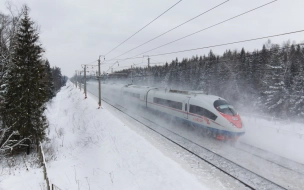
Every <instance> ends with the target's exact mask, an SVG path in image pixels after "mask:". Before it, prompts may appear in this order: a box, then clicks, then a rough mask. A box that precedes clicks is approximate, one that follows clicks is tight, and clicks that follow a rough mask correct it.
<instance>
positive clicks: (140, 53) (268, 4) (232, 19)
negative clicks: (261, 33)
mask: <svg viewBox="0 0 304 190" xmlns="http://www.w3.org/2000/svg"><path fill="white" fill-rule="evenodd" d="M276 1H278V0H274V1H271V2H268V3H266V4H263V5H261V6H259V7H256V8H254V9H251V10H249V11H246V12H244V13H241V14H239V15H236V16H234V17H231V18H229V19H226V20H224V21H221V22H219V23H217V24H214V25H211V26H209V27H207V28H204V29H202V30H199V31H196V32H194V33H192V34H189V35H187V36H184V37H181V38H179V39H177V40H174V41H171V42H169V43H166V44H163V45H161V46H158V47H156V48H153V49H150V50H148V51H145V52H143V53H140V54H138V55H135V56H134V57H136V56H139V55H143V54H146V53H148V52H151V51H153V50H156V49H159V48H161V47H164V46H167V45H169V44H172V43H174V42H177V41H180V40H182V39H185V38H188V37H190V36H193V35H195V34H197V33H200V32H202V31H205V30H208V29H210V28H213V27H215V26H218V25H220V24H223V23H225V22H228V21H230V20H233V19H235V18H238V17H240V16H243V15H245V14H248V13H250V12H253V11H255V10H257V9H260V8H262V7H265V6H267V5H269V4H271V3H274V2H276Z"/></svg>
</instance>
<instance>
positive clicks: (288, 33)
mask: <svg viewBox="0 0 304 190" xmlns="http://www.w3.org/2000/svg"><path fill="white" fill-rule="evenodd" d="M300 32H304V30H298V31H293V32H286V33H281V34H275V35H270V36H264V37H258V38H252V39H248V40H240V41H235V42H229V43H223V44H216V45H210V46H205V47H200V48H194V49H186V50H181V51H174V52H166V53H160V54H154V55H149V57H156V56H163V55H168V54H173V53H181V52H188V51H196V50H201V49H207V48H211V47H221V46H227V45H231V44H238V43H244V42H249V41H256V40H262V39H266V38H273V37H278V36H284V35H290V34H295V33H300ZM299 45H303V44H299ZM141 58H142V56H140V57H128V58H124V59H116V60H117V61H120V62H123V61H126V60H130V59H141ZM115 63H116V62H115Z"/></svg>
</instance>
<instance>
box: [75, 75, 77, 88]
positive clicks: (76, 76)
mask: <svg viewBox="0 0 304 190" xmlns="http://www.w3.org/2000/svg"><path fill="white" fill-rule="evenodd" d="M75 72H76V78H75V84H76V89H77V71H75Z"/></svg>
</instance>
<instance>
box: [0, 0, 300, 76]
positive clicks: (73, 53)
mask: <svg viewBox="0 0 304 190" xmlns="http://www.w3.org/2000/svg"><path fill="white" fill-rule="evenodd" d="M178 1H179V0H149V1H148V0H145V1H144V0H124V1H123V0H87V1H84V0H11V1H10V2H12V3H13V4H14V5H16V6H17V7H21V5H22V4H24V3H26V4H27V5H28V6H29V7H30V9H31V12H30V17H31V18H32V19H33V20H34V21H35V22H36V23H37V24H38V25H39V26H40V29H41V31H40V32H41V34H40V40H41V42H42V44H43V47H44V48H45V49H46V53H45V57H46V58H47V59H48V60H49V61H50V64H51V66H58V67H60V68H61V69H62V73H63V74H64V75H67V76H68V77H71V76H73V74H74V73H75V70H80V69H81V64H87V63H90V62H93V61H95V60H97V59H98V56H99V55H105V54H106V53H107V52H109V51H110V50H111V49H113V48H114V47H116V46H117V45H119V44H120V43H121V42H123V41H124V40H126V39H127V38H128V37H130V36H131V35H132V34H134V33H135V32H136V31H138V30H139V29H140V28H142V27H143V26H145V25H146V24H148V23H149V22H150V21H152V20H153V19H154V18H156V17H157V16H158V15H160V14H161V13H163V12H164V11H165V10H167V9H168V8H169V7H171V6H172V5H173V4H175V3H177V2H178ZM224 1H225V0H212V1H211V0H182V1H181V2H180V3H179V4H177V5H176V6H175V7H174V8H172V9H171V10H170V11H168V12H167V13H165V14H164V15H163V16H161V17H160V18H159V19H157V20H156V21H155V22H153V23H152V24H151V25H149V26H148V27H146V28H145V29H144V30H142V31H141V32H140V33H138V34H137V35H135V36H134V37H133V38H131V39H130V40H129V41H127V42H126V43H124V44H123V45H122V46H120V47H118V48H117V49H116V50H114V51H113V52H111V53H109V54H107V55H106V60H110V59H112V58H114V57H116V56H118V55H120V54H122V53H124V52H126V51H128V50H130V49H132V48H134V47H136V46H138V45H140V44H142V43H144V42H146V41H148V40H150V39H152V38H153V37H156V36H157V35H159V34H161V33H163V32H165V31H167V30H169V29H171V28H173V27H175V26H177V25H179V24H181V23H183V22H185V21H187V20H189V19H190V18H192V17H194V16H196V15H198V14H200V13H202V12H204V11H206V10H208V9H210V8H212V7H214V6H216V5H218V4H220V3H222V2H224ZM271 1H272V0H230V1H228V2H227V3H225V4H223V5H222V6H220V7H218V8H216V9H214V10H212V11H211V12H208V13H206V14H205V15H203V16H201V17H199V18H197V19H195V20H193V21H191V22H189V23H187V24H186V25H183V26H182V27H180V28H178V29H176V30H173V31H172V32H170V33H168V34H166V35H164V36H162V37H160V38H158V39H156V40H154V41H152V42H150V43H148V44H146V45H144V46H142V47H140V48H138V49H135V50H133V51H131V52H129V53H127V54H125V55H123V56H121V57H119V58H127V57H134V56H135V55H138V54H141V53H143V52H145V51H147V50H150V49H153V48H155V47H158V46H160V45H163V44H165V43H168V42H171V41H173V40H175V39H178V38H181V37H183V36H186V35H188V34H190V33H193V32H196V31H198V30H201V29H204V28H206V27H209V26H211V25H214V24H216V23H219V22H221V21H223V20H225V19H228V18H230V17H233V16H236V15H238V14H240V13H243V12H245V11H248V10H250V9H253V8H255V7H258V6H260V5H262V4H265V3H267V2H271ZM5 2H6V1H5V0H0V11H1V12H7V11H6V8H5ZM303 8H304V0H278V1H276V2H274V3H272V4H270V5H268V6H265V7H263V8H261V9H258V10H256V11H253V12H251V13H248V14H246V15H244V16H241V17H239V18H236V19H234V20H231V21H228V22H226V23H224V24H221V25H218V26H215V27H213V28H210V29H207V30H205V31H203V32H200V33H198V34H196V35H193V36H191V37H188V38H185V39H183V40H181V41H178V42H175V43H172V44H170V45H168V46H165V47H162V48H159V49H157V50H154V51H151V52H149V53H147V54H146V55H154V54H159V53H166V52H172V51H179V50H185V49H192V48H199V47H204V46H210V45H216V44H222V43H228V42H233V41H240V40H246V39H251V38H258V37H263V36H270V35H274V34H280V33H286V32H292V31H298V30H304V22H303V18H304V10H303ZM287 40H291V41H295V42H297V43H300V42H304V32H303V33H298V34H292V35H288V36H283V37H276V38H271V41H272V42H273V43H278V44H282V42H284V41H287ZM266 41H267V40H266V39H265V40H258V41H254V42H246V43H240V44H234V45H228V46H224V47H215V48H212V50H213V52H214V53H216V54H222V53H223V52H224V51H225V50H226V49H238V50H240V49H241V48H242V47H244V48H245V50H246V51H253V50H255V49H261V47H262V45H263V44H264V43H265V42H266ZM209 51H210V49H205V50H197V51H192V52H185V53H178V54H171V55H166V56H156V57H151V63H152V64H153V63H156V62H166V61H167V62H170V61H171V60H172V59H175V58H176V57H178V59H179V60H181V59H182V58H183V57H188V58H190V57H192V55H203V54H207V53H208V52H209ZM113 63H115V61H110V62H103V63H102V67H101V69H102V71H106V70H108V69H109V66H111V65H112V64H113ZM141 63H143V64H141ZM93 64H97V62H95V63H93ZM131 64H139V65H138V66H146V65H147V57H145V58H140V59H133V60H128V61H120V62H119V66H118V64H115V65H114V66H113V68H114V71H115V70H119V69H123V68H126V67H129V66H130V65H131ZM160 64H161V63H160ZM95 69H97V68H95ZM89 70H91V68H90V69H89Z"/></svg>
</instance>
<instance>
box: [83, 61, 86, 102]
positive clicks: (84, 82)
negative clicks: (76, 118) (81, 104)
mask: <svg viewBox="0 0 304 190" xmlns="http://www.w3.org/2000/svg"><path fill="white" fill-rule="evenodd" d="M86 73H87V66H86V65H84V74H83V75H84V81H83V82H84V99H86V98H87V75H86Z"/></svg>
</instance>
